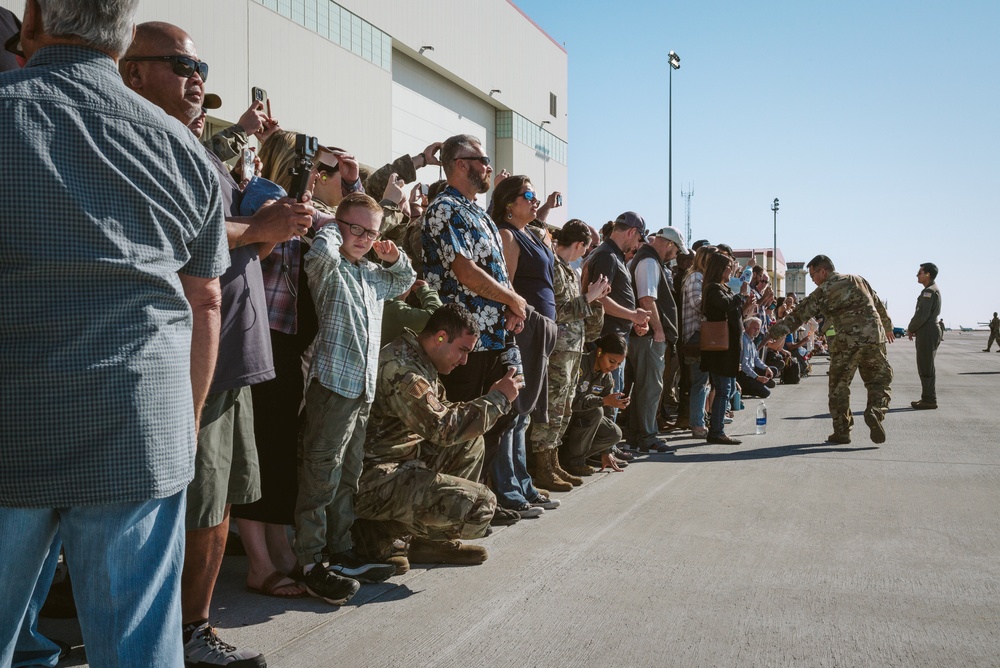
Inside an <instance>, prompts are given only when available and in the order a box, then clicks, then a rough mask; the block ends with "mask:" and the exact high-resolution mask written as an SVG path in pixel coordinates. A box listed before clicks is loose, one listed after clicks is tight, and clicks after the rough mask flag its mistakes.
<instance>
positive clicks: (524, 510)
mask: <svg viewBox="0 0 1000 668" xmlns="http://www.w3.org/2000/svg"><path fill="white" fill-rule="evenodd" d="M511 510H513V511H514V512H516V513H517V514H518V515H520V516H521V519H524V518H526V517H538V516H539V515H541V514H542V513H544V512H545V509H544V508H541V507H540V506H533V505H531V504H530V503H525V504H524V505H523V506H520V507H518V508H512V509H511Z"/></svg>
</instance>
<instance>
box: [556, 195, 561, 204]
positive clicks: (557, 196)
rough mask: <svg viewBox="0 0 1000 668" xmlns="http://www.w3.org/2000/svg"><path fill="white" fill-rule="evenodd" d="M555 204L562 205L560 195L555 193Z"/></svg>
mask: <svg viewBox="0 0 1000 668" xmlns="http://www.w3.org/2000/svg"><path fill="white" fill-rule="evenodd" d="M556 206H562V195H556Z"/></svg>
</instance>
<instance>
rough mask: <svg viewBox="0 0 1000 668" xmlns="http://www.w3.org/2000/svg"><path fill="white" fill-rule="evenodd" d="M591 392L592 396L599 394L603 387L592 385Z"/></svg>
mask: <svg viewBox="0 0 1000 668" xmlns="http://www.w3.org/2000/svg"><path fill="white" fill-rule="evenodd" d="M591 390H593V393H594V394H600V393H601V392H603V391H604V386H603V385H594V386H593V387H592V388H591ZM584 391H586V390H584Z"/></svg>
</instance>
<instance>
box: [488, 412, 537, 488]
mask: <svg viewBox="0 0 1000 668" xmlns="http://www.w3.org/2000/svg"><path fill="white" fill-rule="evenodd" d="M528 422H530V418H529V417H528V416H527V415H518V416H517V417H515V418H514V420H513V422H511V423H510V426H508V427H507V429H505V430H504V431H503V433H502V434H500V444H499V447H498V448H497V451H496V454H495V455H493V460H492V461H491V462H490V478H492V480H493V486H494V487H496V493H497V503H498V505H500V506H503V507H504V508H517V507H519V506H523V505H524V504H526V503H528V502H529V501H534V500H535V499H537V498H538V490H537V489H535V486H534V485H533V484H532V483H531V476H530V475H528V461H527V444H526V442H525V435H526V434H527V431H528Z"/></svg>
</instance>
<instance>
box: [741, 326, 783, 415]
mask: <svg viewBox="0 0 1000 668" xmlns="http://www.w3.org/2000/svg"><path fill="white" fill-rule="evenodd" d="M743 328H744V329H743V346H742V349H741V351H740V370H739V373H737V375H736V380H737V382H738V383H739V385H740V387H741V388H742V390H743V392H742V393H743V396H745V397H761V398H762V399H766V398H767V397H769V396H771V390H770V388H772V387H774V375H775V373H777V372H776V370H775V369H772V368H770V367H768V366H767V365H766V364H765V363H764V361H763V360H762V359H761V358H760V355H759V354H758V353H757V344H756V343H754V339H756V338H757V335H758V334H759V333H760V319H759V318H747V319H746V320H744V321H743Z"/></svg>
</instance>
